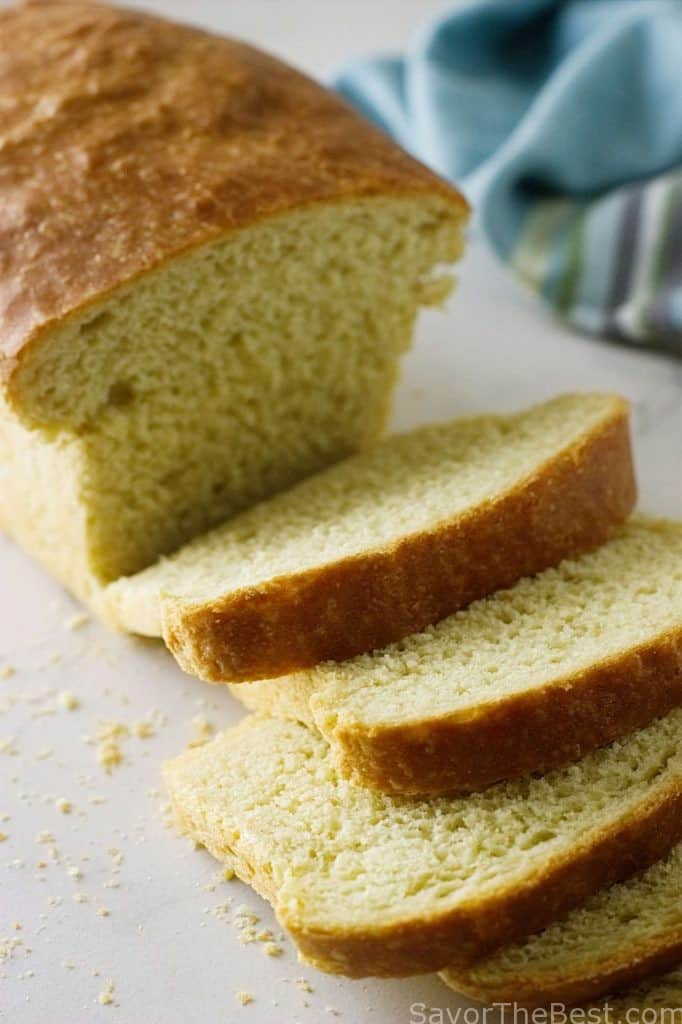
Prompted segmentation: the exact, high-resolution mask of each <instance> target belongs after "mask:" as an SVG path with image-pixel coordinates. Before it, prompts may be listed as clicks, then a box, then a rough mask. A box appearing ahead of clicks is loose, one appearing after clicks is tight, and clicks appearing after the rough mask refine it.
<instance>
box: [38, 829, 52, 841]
mask: <svg viewBox="0 0 682 1024" xmlns="http://www.w3.org/2000/svg"><path fill="white" fill-rule="evenodd" d="M36 842H37V843H54V836H53V835H52V833H51V832H48V831H47V830H46V829H44V830H43V831H42V832H38V833H37V835H36Z"/></svg>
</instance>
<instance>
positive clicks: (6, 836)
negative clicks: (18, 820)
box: [0, 832, 9, 843]
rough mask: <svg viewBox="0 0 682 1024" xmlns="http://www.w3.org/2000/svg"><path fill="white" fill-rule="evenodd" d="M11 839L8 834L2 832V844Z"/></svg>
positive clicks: (0, 834) (0, 836)
mask: <svg viewBox="0 0 682 1024" xmlns="http://www.w3.org/2000/svg"><path fill="white" fill-rule="evenodd" d="M8 839H9V836H8V835H7V833H6V832H0V843H5V842H7V840H8Z"/></svg>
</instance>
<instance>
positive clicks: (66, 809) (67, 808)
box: [54, 796, 73, 814]
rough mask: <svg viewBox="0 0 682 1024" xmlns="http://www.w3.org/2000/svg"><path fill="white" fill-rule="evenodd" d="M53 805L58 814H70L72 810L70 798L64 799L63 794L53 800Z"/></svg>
mask: <svg viewBox="0 0 682 1024" xmlns="http://www.w3.org/2000/svg"><path fill="white" fill-rule="evenodd" d="M54 805H55V807H56V808H57V810H58V811H59V813H60V814H71V811H72V810H73V804H72V803H71V801H70V800H66V799H65V798H64V797H63V796H60V798H59V799H58V800H55V804H54Z"/></svg>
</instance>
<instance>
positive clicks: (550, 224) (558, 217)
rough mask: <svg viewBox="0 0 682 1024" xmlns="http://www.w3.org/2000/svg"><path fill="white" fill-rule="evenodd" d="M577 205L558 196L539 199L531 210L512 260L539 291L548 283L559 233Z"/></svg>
mask: <svg viewBox="0 0 682 1024" xmlns="http://www.w3.org/2000/svg"><path fill="white" fill-rule="evenodd" d="M573 209H574V204H573V203H572V202H569V201H568V200H556V201H551V202H550V201H548V202H543V203H537V204H536V205H535V206H534V207H532V209H531V210H530V212H529V214H528V217H527V219H526V223H525V225H524V228H523V232H522V234H521V237H520V238H519V241H518V243H517V245H516V247H515V249H514V251H513V252H512V254H511V258H510V262H511V266H512V268H513V269H514V270H515V271H516V273H517V274H518V275H519V277H520V278H521V279H522V280H523V281H524V282H525V283H526V284H527V285H530V287H531V288H534V289H535V291H540V290H541V288H542V287H543V285H544V283H545V280H546V278H547V272H548V268H549V264H550V258H551V254H552V251H553V250H554V247H555V246H556V240H557V235H559V234H560V233H561V231H562V229H563V226H564V224H565V223H566V221H567V220H568V218H569V217H570V215H571V213H572V212H573Z"/></svg>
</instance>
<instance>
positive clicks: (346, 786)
mask: <svg viewBox="0 0 682 1024" xmlns="http://www.w3.org/2000/svg"><path fill="white" fill-rule="evenodd" d="M681 739H682V711H681V712H673V713H672V714H670V715H669V716H667V717H666V718H665V719H662V720H660V721H658V722H656V723H654V724H653V725H651V726H649V727H648V728H646V729H643V730H641V731H639V732H638V733H635V734H634V735H632V736H630V737H628V738H627V739H625V740H623V741H620V742H617V743H614V744H612V745H611V746H610V747H608V748H604V749H601V750H598V751H596V752H595V753H593V754H591V755H590V756H589V757H586V758H584V759H583V760H582V761H580V762H578V763H577V764H574V765H571V766H569V767H567V768H565V769H561V770H559V771H555V772H553V773H550V774H549V775H547V776H545V777H533V778H527V779H524V780H521V781H519V782H515V783H503V784H500V785H498V786H495V787H493V788H491V789H489V790H486V791H485V792H483V793H478V794H474V795H472V796H469V797H466V798H447V797H434V798H430V799H424V800H419V801H414V800H411V799H408V798H404V797H390V796H387V795H384V794H380V793H376V792H373V791H371V790H368V789H361V788H358V787H355V786H353V785H352V784H351V783H349V782H347V781H346V780H344V779H343V778H342V777H340V775H339V772H338V770H337V768H336V766H335V764H334V760H333V758H332V757H331V755H330V750H329V747H328V745H327V744H326V742H325V741H324V740H323V739H321V738H320V737H319V736H317V735H315V734H314V733H312V732H311V731H310V730H308V729H306V728H305V727H304V726H302V725H299V724H297V723H294V722H287V721H278V720H274V719H269V718H259V717H256V716H252V717H250V718H247V719H246V720H245V721H244V722H242V723H241V724H240V725H239V726H237V727H236V728H235V729H231V730H227V731H226V732H223V733H221V734H220V735H219V736H218V737H216V739H215V740H214V741H213V742H211V743H209V744H206V745H205V746H203V747H200V748H197V749H196V750H191V751H188V752H186V753H185V754H184V755H181V756H180V757H179V758H177V759H176V760H174V761H171V762H168V763H167V764H166V766H165V777H166V782H167V785H168V788H169V791H170V796H171V800H172V802H173V806H174V809H175V812H176V816H177V819H178V822H179V824H180V826H181V828H182V829H183V830H184V831H185V832H187V833H188V834H189V835H190V836H192V837H193V838H194V839H196V840H198V841H200V842H201V843H202V844H203V845H205V846H206V847H207V848H208V849H209V850H211V851H212V852H213V853H214V855H216V856H218V857H219V858H220V859H222V860H224V861H226V862H227V863H228V864H229V865H230V866H231V867H233V868H234V869H235V871H236V872H237V874H239V875H240V876H241V877H242V878H244V879H245V880H246V881H249V882H251V883H252V884H253V885H254V887H255V888H256V889H257V890H258V891H259V892H260V893H261V894H263V895H265V896H266V897H267V898H268V899H270V901H271V902H272V903H273V904H274V906H275V910H276V912H277V915H278V917H279V920H280V921H281V923H282V924H283V925H284V926H285V927H287V926H288V927H289V928H290V929H291V931H292V932H293V934H294V938H295V939H296V941H297V942H299V945H305V946H306V949H305V950H304V952H306V951H307V955H308V956H309V957H310V958H311V960H314V961H315V963H316V965H317V966H322V967H324V968H325V969H330V970H336V971H340V972H341V973H343V972H344V970H346V971H347V970H349V969H352V970H354V971H356V972H357V971H363V972H364V973H365V974H372V973H373V972H375V973H376V971H378V970H379V969H381V968H382V966H383V967H384V968H385V964H384V965H382V964H381V963H378V962H377V963H374V962H372V960H371V959H370V955H369V946H368V947H367V955H366V957H365V958H364V962H363V964H362V965H358V964H357V963H354V964H350V965H349V964H348V963H346V962H345V961H344V950H343V948H342V947H343V942H344V940H345V939H347V938H349V937H350V938H351V939H352V937H353V936H362V935H366V936H368V937H370V936H377V935H379V934H381V935H382V936H384V937H385V938H387V939H390V937H391V936H395V935H396V934H400V932H401V931H404V932H405V934H412V932H410V931H409V929H412V928H414V935H415V940H414V942H415V946H414V949H412V948H410V949H409V951H408V953H409V955H408V954H405V956H404V960H407V961H409V960H410V958H411V962H412V964H416V963H417V962H419V966H420V969H421V970H427V969H429V968H430V969H439V968H443V967H446V966H447V965H448V964H449V963H451V962H452V961H454V960H455V958H456V955H457V952H458V938H457V936H456V935H455V936H454V937H453V936H448V935H447V926H446V925H443V929H442V932H443V934H441V936H440V940H439V941H436V942H433V943H432V944H430V945H429V944H428V943H426V944H425V943H424V941H423V939H424V936H423V933H422V932H421V931H420V928H421V926H422V925H423V926H424V927H425V928H426V929H427V931H428V930H429V929H430V928H431V927H433V926H434V925H435V923H436V922H438V921H441V922H445V921H446V920H447V919H448V916H449V915H452V914H453V913H460V912H461V913H463V914H464V915H465V916H466V914H467V913H468V912H469V911H470V910H471V913H472V914H473V917H474V918H477V914H478V913H481V914H483V915H484V916H487V915H489V913H490V908H491V907H499V906H500V905H501V904H500V900H501V901H502V904H503V903H504V899H505V895H506V894H507V893H509V892H510V891H514V890H516V889H518V887H519V886H526V885H530V886H532V885H533V884H534V880H535V882H537V881H538V880H541V879H542V874H543V871H544V870H545V869H546V868H547V865H548V864H549V863H551V862H555V863H556V862H557V861H560V860H562V859H568V860H569V861H570V859H571V858H572V857H573V856H575V854H576V851H577V850H578V849H582V848H584V847H585V845H586V844H587V845H589V844H590V842H595V843H597V844H598V843H599V841H600V840H601V839H603V837H604V836H606V835H608V833H609V831H610V830H612V829H614V828H616V827H617V826H618V825H619V824H620V823H622V822H623V821H627V820H633V821H636V820H638V816H640V815H641V814H642V813H643V809H644V808H645V807H649V806H650V802H651V801H654V802H656V801H657V800H659V799H663V798H664V795H666V794H670V793H671V792H672V791H675V788H677V789H679V785H680V780H681V778H682V744H681V742H680V740H681ZM478 908H480V910H479V909H478ZM320 934H322V935H325V936H328V937H330V942H329V943H328V944H327V945H326V946H325V947H324V952H323V953H321V954H320V955H319V956H318V955H317V951H316V945H315V943H316V936H317V935H320ZM333 936H336V937H337V938H338V945H339V947H340V948H339V949H338V950H337V952H338V956H336V955H335V953H334V951H333V949H331V947H333V945H334V943H333V941H332V937H333ZM390 945H391V941H388V942H387V948H388V947H390ZM373 948H375V949H376V948H377V947H376V946H375V947H373ZM330 950H331V951H330ZM311 951H313V952H312V953H311ZM403 952H404V951H403ZM460 952H461V951H460ZM390 954H391V951H390V949H389V951H388V954H387V960H388V961H390V960H391V955H390ZM377 955H378V954H377ZM401 956H402V953H399V954H398V959H399V960H400V957H401ZM420 958H421V959H420ZM426 961H429V962H426ZM394 966H395V965H394ZM400 967H401V970H402V971H403V973H405V972H406V971H408V970H409V963H408V964H406V963H405V962H404V961H403V960H400Z"/></svg>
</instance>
